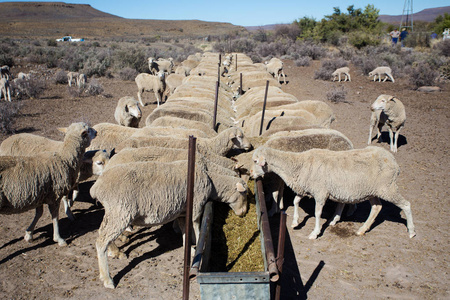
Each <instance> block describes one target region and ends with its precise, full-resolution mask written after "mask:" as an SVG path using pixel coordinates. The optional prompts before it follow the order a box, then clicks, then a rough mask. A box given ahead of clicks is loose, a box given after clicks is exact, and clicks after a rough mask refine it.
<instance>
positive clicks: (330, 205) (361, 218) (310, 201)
mask: <svg viewBox="0 0 450 300" xmlns="http://www.w3.org/2000/svg"><path fill="white" fill-rule="evenodd" d="M284 195H285V198H286V199H287V202H286V201H285V205H293V202H292V200H293V197H294V196H295V194H294V192H292V190H290V189H289V188H285V191H284ZM381 204H382V208H381V211H380V213H379V214H378V216H377V217H376V219H375V221H374V223H373V224H372V226H371V227H370V228H369V230H368V231H367V232H370V231H372V230H373V229H374V228H376V227H377V226H378V225H380V224H382V223H383V222H384V221H390V222H397V223H401V224H404V225H405V226H406V219H405V218H403V217H402V216H401V214H400V213H401V209H400V208H399V207H398V206H396V205H395V204H392V203H390V202H387V201H384V200H382V199H381ZM336 205H337V203H336V202H334V201H331V200H327V202H326V203H325V206H324V207H323V210H322V218H324V219H326V222H325V223H324V224H323V225H322V226H321V231H320V234H319V236H318V237H320V236H322V235H323V233H324V232H325V231H326V229H327V228H328V227H329V223H330V222H331V218H332V217H333V216H334V211H335V209H336ZM315 206H316V203H315V200H314V198H309V197H303V198H302V199H301V201H300V208H301V209H302V210H303V211H304V212H305V213H306V216H305V217H304V218H303V220H302V221H301V222H300V224H299V225H297V226H296V227H295V228H294V229H295V230H298V229H301V228H303V227H304V226H305V225H306V222H307V221H308V220H309V219H310V218H313V217H314V214H315ZM348 209H349V205H346V206H345V208H344V211H343V212H342V216H341V220H340V221H339V222H346V221H350V222H356V223H364V222H365V221H366V220H367V218H368V217H369V214H370V210H371V205H370V202H369V201H364V202H361V203H358V204H357V209H356V211H355V212H354V213H353V214H352V215H351V216H348V215H347V211H348ZM339 222H338V224H339ZM361 225H362V224H361ZM355 233H356V232H355Z"/></svg>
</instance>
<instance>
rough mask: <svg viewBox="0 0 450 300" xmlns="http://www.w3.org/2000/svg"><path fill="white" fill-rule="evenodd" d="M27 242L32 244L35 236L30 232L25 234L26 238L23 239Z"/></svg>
mask: <svg viewBox="0 0 450 300" xmlns="http://www.w3.org/2000/svg"><path fill="white" fill-rule="evenodd" d="M23 238H24V240H25V241H27V242H28V243H31V242H32V241H33V234H32V233H31V232H29V231H27V232H25V236H24V237H23Z"/></svg>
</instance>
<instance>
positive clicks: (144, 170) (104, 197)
mask: <svg viewBox="0 0 450 300" xmlns="http://www.w3.org/2000/svg"><path fill="white" fill-rule="evenodd" d="M187 165H188V164H187V161H186V160H184V161H177V162H172V163H161V162H135V163H128V164H120V165H117V166H115V167H113V168H110V169H108V170H106V171H105V172H104V173H103V174H102V176H100V177H99V179H98V180H97V181H96V182H95V184H94V185H93V186H92V188H91V190H90V193H91V196H92V197H93V198H95V199H97V200H98V201H99V202H100V203H101V204H102V205H103V207H104V209H105V215H104V217H103V221H102V224H101V226H100V229H99V237H98V238H97V241H96V248H97V256H98V262H99V270H100V280H101V281H102V282H103V284H104V286H105V287H107V288H114V287H115V285H114V282H113V280H112V278H111V276H110V274H109V269H108V261H107V251H108V246H109V245H110V244H112V243H113V242H114V240H116V239H117V238H118V237H119V236H120V235H121V234H122V232H123V231H124V230H125V229H126V228H127V227H128V226H130V225H138V226H154V225H161V224H166V223H168V222H171V221H173V220H175V219H177V218H179V217H180V216H182V214H184V213H185V210H186V195H187ZM193 194H194V199H193V215H192V216H193V217H192V220H193V224H194V226H193V227H194V229H196V230H197V232H198V228H199V224H200V219H201V214H202V211H203V206H204V204H206V202H207V200H208V199H209V198H210V199H212V200H216V201H221V202H225V203H228V205H229V206H230V207H231V208H232V209H233V211H234V212H235V213H236V214H237V215H239V216H241V215H244V214H245V213H246V211H247V186H246V185H245V183H244V182H243V181H242V179H240V178H237V177H232V176H224V175H220V174H217V173H213V172H207V171H206V170H205V168H204V167H202V166H201V165H197V166H196V168H195V180H194V189H193ZM196 236H197V237H198V235H196Z"/></svg>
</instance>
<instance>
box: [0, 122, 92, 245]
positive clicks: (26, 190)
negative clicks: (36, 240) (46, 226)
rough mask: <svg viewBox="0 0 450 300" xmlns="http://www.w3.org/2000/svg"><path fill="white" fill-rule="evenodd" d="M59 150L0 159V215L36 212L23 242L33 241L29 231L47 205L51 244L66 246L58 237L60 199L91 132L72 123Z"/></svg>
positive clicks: (68, 187) (73, 176) (73, 180)
mask: <svg viewBox="0 0 450 300" xmlns="http://www.w3.org/2000/svg"><path fill="white" fill-rule="evenodd" d="M65 131H66V135H65V138H64V142H63V146H62V147H61V148H60V149H58V151H55V152H50V151H45V152H41V153H37V154H36V155H34V156H31V157H29V156H1V157H0V165H1V168H0V169H1V171H0V173H1V174H0V213H2V214H18V213H22V212H25V211H28V210H31V209H35V210H36V214H35V217H34V219H33V221H32V223H31V225H30V226H29V227H28V228H27V230H26V232H25V240H26V241H31V240H32V239H33V230H34V227H35V226H36V223H37V222H38V220H39V218H40V217H41V216H42V213H43V205H44V204H47V205H48V208H49V210H50V214H51V216H52V221H53V240H54V241H55V242H57V243H58V244H59V245H60V246H64V245H66V242H65V241H64V239H62V238H61V236H60V235H59V228H58V213H59V205H60V201H61V198H62V197H63V196H64V195H67V193H68V192H69V191H70V190H71V189H72V188H73V186H74V185H75V183H76V180H77V177H78V172H79V170H80V165H81V159H82V157H83V154H84V152H85V149H86V147H88V146H89V144H90V141H91V139H93V138H94V137H95V130H93V129H92V128H90V127H89V126H87V125H86V124H85V123H73V124H72V125H70V126H69V127H68V128H67V129H66V130H65Z"/></svg>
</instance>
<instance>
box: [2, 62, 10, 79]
mask: <svg viewBox="0 0 450 300" xmlns="http://www.w3.org/2000/svg"><path fill="white" fill-rule="evenodd" d="M0 78H6V79H8V80H9V79H10V78H12V76H11V73H10V68H9V66H8V65H4V66H1V67H0Z"/></svg>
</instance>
